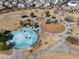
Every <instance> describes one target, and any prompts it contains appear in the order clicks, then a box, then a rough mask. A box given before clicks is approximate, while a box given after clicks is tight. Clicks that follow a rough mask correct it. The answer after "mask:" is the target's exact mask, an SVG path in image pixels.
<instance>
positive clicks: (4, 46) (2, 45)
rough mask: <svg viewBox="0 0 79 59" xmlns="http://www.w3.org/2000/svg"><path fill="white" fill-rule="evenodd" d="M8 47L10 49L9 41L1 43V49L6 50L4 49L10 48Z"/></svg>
mask: <svg viewBox="0 0 79 59" xmlns="http://www.w3.org/2000/svg"><path fill="white" fill-rule="evenodd" d="M8 49H9V47H8V45H7V43H5V42H1V43H0V51H4V50H8Z"/></svg>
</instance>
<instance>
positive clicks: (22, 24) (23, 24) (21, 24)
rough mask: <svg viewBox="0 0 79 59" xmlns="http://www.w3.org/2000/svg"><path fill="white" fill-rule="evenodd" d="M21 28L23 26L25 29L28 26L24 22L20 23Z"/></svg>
mask: <svg viewBox="0 0 79 59" xmlns="http://www.w3.org/2000/svg"><path fill="white" fill-rule="evenodd" d="M19 24H20V26H22V27H25V26H26V25H27V24H26V23H25V22H23V21H20V23H19Z"/></svg>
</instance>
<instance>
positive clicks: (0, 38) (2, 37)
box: [0, 33, 6, 42]
mask: <svg viewBox="0 0 79 59" xmlns="http://www.w3.org/2000/svg"><path fill="white" fill-rule="evenodd" d="M5 41H6V39H5V36H4V34H3V33H0V42H5Z"/></svg>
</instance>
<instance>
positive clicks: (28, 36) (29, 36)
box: [10, 28, 38, 48]
mask: <svg viewBox="0 0 79 59" xmlns="http://www.w3.org/2000/svg"><path fill="white" fill-rule="evenodd" d="M12 34H13V38H12V39H11V41H10V42H11V43H13V42H14V43H15V46H14V48H31V46H32V45H33V44H35V43H36V42H37V40H38V35H37V33H36V32H34V31H33V30H32V29H29V28H24V29H21V30H17V31H15V32H13V33H12Z"/></svg>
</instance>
